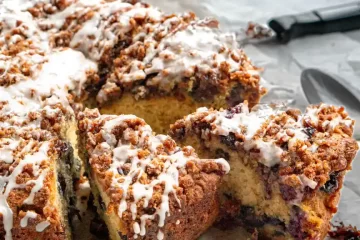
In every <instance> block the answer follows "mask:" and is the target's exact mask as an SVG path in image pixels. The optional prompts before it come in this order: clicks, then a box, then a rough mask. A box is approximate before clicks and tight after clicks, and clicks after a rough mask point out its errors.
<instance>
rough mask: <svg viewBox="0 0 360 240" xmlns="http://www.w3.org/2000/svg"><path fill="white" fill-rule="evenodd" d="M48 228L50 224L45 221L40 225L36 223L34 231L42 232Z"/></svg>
mask: <svg viewBox="0 0 360 240" xmlns="http://www.w3.org/2000/svg"><path fill="white" fill-rule="evenodd" d="M48 226H50V222H49V221H46V220H45V221H43V222H41V223H38V224H37V225H36V227H35V229H36V231H37V232H43V231H44V230H45V229H46V228H47V227H48Z"/></svg>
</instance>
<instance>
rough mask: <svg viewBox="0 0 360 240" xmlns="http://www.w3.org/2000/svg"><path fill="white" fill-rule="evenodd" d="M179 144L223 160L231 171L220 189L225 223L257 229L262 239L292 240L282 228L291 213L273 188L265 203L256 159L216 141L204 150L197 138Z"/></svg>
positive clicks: (188, 138) (210, 142) (287, 221)
mask: <svg viewBox="0 0 360 240" xmlns="http://www.w3.org/2000/svg"><path fill="white" fill-rule="evenodd" d="M182 144H184V145H191V146H193V147H194V148H195V149H196V150H197V152H198V154H199V156H200V157H201V158H219V157H222V158H224V159H227V160H228V161H229V163H230V165H231V170H230V172H229V174H227V175H226V176H224V179H223V183H222V185H221V188H220V196H221V201H222V206H223V207H224V209H222V210H221V212H223V213H224V214H225V215H223V216H222V217H223V218H224V219H223V220H224V222H227V221H226V219H227V218H229V217H230V218H231V219H230V221H233V219H232V218H235V219H238V220H239V224H241V225H243V224H245V226H246V227H249V228H257V229H258V230H259V234H260V235H262V236H272V237H273V238H279V237H281V238H280V239H291V236H290V235H289V234H288V233H287V232H286V231H285V225H287V224H289V222H290V216H291V209H290V207H289V205H288V204H287V203H286V202H285V201H284V200H283V199H282V197H281V195H280V190H279V188H276V187H274V188H273V189H272V198H270V199H266V196H265V192H264V189H265V186H264V182H263V180H262V179H261V178H260V176H259V173H258V172H256V171H255V169H257V167H258V161H257V159H253V158H251V157H250V156H249V155H246V154H245V153H241V152H238V151H233V150H231V149H229V148H228V147H226V146H224V145H223V144H221V143H220V142H218V141H216V140H215V139H213V140H212V141H209V142H206V146H205V144H204V143H201V142H200V141H199V140H198V138H197V136H192V135H189V136H187V137H186V138H185V139H184V140H183V142H182ZM229 205H230V206H229ZM225 208H226V209H225ZM229 211H230V212H229ZM233 223H234V222H233ZM220 225H223V224H222V223H220Z"/></svg>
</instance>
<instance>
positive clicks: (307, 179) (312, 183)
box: [299, 174, 317, 189]
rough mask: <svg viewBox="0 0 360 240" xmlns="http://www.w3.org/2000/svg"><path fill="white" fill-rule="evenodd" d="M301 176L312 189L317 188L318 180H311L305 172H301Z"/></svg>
mask: <svg viewBox="0 0 360 240" xmlns="http://www.w3.org/2000/svg"><path fill="white" fill-rule="evenodd" d="M299 177H300V180H301V182H302V183H303V185H304V186H308V187H309V188H311V189H315V188H316V186H317V182H315V181H314V180H311V179H310V178H308V177H307V176H306V175H305V174H301V175H300V176H299Z"/></svg>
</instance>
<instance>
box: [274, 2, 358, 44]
mask: <svg viewBox="0 0 360 240" xmlns="http://www.w3.org/2000/svg"><path fill="white" fill-rule="evenodd" d="M269 26H270V28H272V29H273V30H274V31H275V32H276V35H277V38H278V40H279V41H280V42H282V43H287V42H289V41H290V40H291V39H294V38H298V37H302V36H305V35H311V34H323V33H331V32H344V31H350V30H354V29H359V28H360V2H354V3H349V4H343V5H338V6H333V7H328V8H323V9H319V10H315V11H312V12H307V13H302V14H297V15H286V16H282V17H277V18H274V19H272V20H270V22H269Z"/></svg>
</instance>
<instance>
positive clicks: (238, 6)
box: [147, 0, 360, 240]
mask: <svg viewBox="0 0 360 240" xmlns="http://www.w3.org/2000/svg"><path fill="white" fill-rule="evenodd" d="M353 1H354V0H147V2H149V3H151V4H153V5H154V6H158V7H159V8H161V9H163V10H164V11H167V12H184V11H189V10H191V11H193V12H195V13H196V14H197V15H198V16H199V17H207V16H213V17H216V18H217V19H218V20H219V21H220V24H221V27H222V29H224V30H225V31H237V32H239V31H240V29H242V28H245V27H246V26H247V23H248V22H249V21H255V22H257V23H266V22H267V21H268V20H269V19H270V18H271V17H276V16H280V15H285V14H291V13H298V12H304V11H308V10H313V9H316V8H321V7H326V6H332V5H337V4H342V3H348V2H353ZM245 50H246V52H247V54H248V55H249V56H250V58H251V59H252V60H253V62H254V63H255V64H256V65H257V66H261V67H264V68H265V72H264V74H263V78H264V79H265V80H266V81H267V82H268V83H269V84H273V85H281V86H285V87H289V88H291V89H293V91H294V93H286V92H285V93H284V92H279V93H277V94H275V97H278V98H279V99H284V98H285V99H286V97H287V96H288V95H289V94H292V97H293V98H295V102H294V105H295V106H296V107H300V108H302V109H303V108H304V107H305V105H306V104H307V102H306V101H305V100H304V97H303V93H302V91H301V88H300V74H301V71H302V70H303V69H305V68H310V67H311V68H320V69H323V70H326V71H328V72H331V73H335V74H338V75H340V76H341V77H342V78H344V81H346V84H348V85H350V86H352V88H353V89H355V90H356V91H357V92H358V93H359V96H360V30H359V31H352V32H348V33H345V34H343V33H334V34H327V35H322V36H321V35H320V36H311V37H306V38H301V39H297V40H294V41H292V42H290V43H289V44H287V45H280V44H262V45H256V46H254V45H247V46H246V47H245ZM293 94H295V95H293ZM273 97H274V95H272V98H273ZM267 100H269V99H267V98H265V99H264V101H267ZM359 158H360V157H359V155H358V157H357V159H355V160H354V163H353V170H352V171H351V172H350V173H348V174H347V176H346V181H345V184H344V185H345V186H344V187H343V191H342V198H341V202H340V204H339V211H338V213H337V215H336V216H335V217H334V219H333V222H334V223H336V221H343V222H344V223H345V224H352V225H356V226H357V227H358V228H360V159H359ZM239 231H240V232H238V233H234V232H228V233H221V232H220V235H219V233H217V232H218V231H217V230H215V229H211V230H210V232H209V233H208V234H207V235H206V238H204V239H207V240H210V239H244V238H245V233H243V232H242V231H241V230H239Z"/></svg>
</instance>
